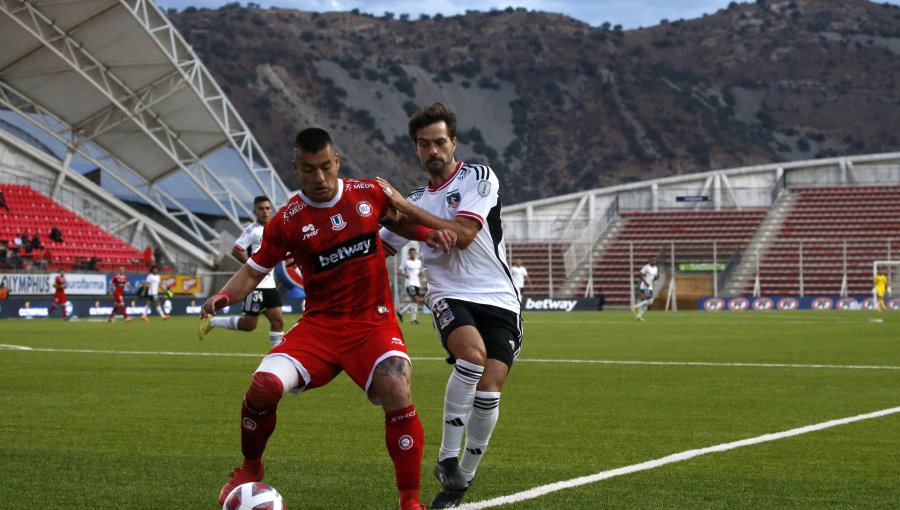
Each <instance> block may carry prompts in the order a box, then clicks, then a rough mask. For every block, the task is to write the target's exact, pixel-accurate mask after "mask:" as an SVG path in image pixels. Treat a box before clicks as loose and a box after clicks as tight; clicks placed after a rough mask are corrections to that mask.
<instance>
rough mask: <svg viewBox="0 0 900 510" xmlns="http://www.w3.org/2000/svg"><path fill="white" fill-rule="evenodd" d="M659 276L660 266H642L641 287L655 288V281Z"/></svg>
mask: <svg viewBox="0 0 900 510" xmlns="http://www.w3.org/2000/svg"><path fill="white" fill-rule="evenodd" d="M657 276H659V268H658V267H656V266H651V265H650V264H645V265H644V267H642V268H641V288H642V289H650V290H653V281H654V280H656V277H657Z"/></svg>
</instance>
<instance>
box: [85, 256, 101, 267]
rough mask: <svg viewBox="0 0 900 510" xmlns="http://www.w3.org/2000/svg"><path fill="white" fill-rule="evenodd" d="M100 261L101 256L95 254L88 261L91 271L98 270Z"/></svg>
mask: <svg viewBox="0 0 900 510" xmlns="http://www.w3.org/2000/svg"><path fill="white" fill-rule="evenodd" d="M98 262H100V257H98V256H96V255H94V256H92V257H91V258H90V259H89V260H88V261H87V268H88V269H89V270H91V271H96V270H97V263H98Z"/></svg>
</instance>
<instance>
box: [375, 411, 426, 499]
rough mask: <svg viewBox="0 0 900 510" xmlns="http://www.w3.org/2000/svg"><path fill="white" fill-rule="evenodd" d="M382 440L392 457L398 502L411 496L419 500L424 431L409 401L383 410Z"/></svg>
mask: <svg viewBox="0 0 900 510" xmlns="http://www.w3.org/2000/svg"><path fill="white" fill-rule="evenodd" d="M384 440H385V443H386V444H387V449H388V453H389V454H390V455H391V460H393V461H394V472H395V474H396V476H397V489H399V490H400V501H401V503H402V502H403V501H406V500H410V499H413V500H415V501H418V500H419V483H420V481H421V478H422V448H423V446H424V445H425V432H424V430H422V422H421V421H419V415H418V413H416V408H415V407H413V406H411V405H410V406H409V407H405V408H403V409H400V410H397V411H391V412H388V413H385V415H384Z"/></svg>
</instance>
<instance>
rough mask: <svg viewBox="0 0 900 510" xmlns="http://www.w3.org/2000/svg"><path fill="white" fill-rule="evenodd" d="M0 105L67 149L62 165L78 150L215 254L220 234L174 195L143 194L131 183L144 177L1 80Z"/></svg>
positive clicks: (152, 188)
mask: <svg viewBox="0 0 900 510" xmlns="http://www.w3.org/2000/svg"><path fill="white" fill-rule="evenodd" d="M0 106H2V107H4V108H7V109H9V110H11V111H14V112H16V113H18V114H19V115H20V116H21V117H22V118H23V119H25V120H27V121H29V122H30V123H31V124H32V125H34V126H36V127H38V128H40V129H41V130H42V131H44V132H45V133H47V134H48V135H50V136H52V137H53V138H54V139H55V140H57V141H58V142H60V143H62V144H63V145H65V146H66V148H67V149H68V153H67V155H66V161H63V162H61V163H60V165H61V166H62V167H68V163H67V161H68V160H70V159H71V154H73V153H78V155H79V156H81V157H82V158H84V159H85V160H86V161H88V162H90V163H91V164H92V165H94V166H96V167H97V168H99V169H101V170H103V171H104V172H105V173H106V174H107V175H109V176H111V177H112V178H114V179H115V180H116V181H117V182H118V183H119V184H121V185H122V186H124V187H126V188H128V190H130V191H131V192H132V193H134V194H135V195H137V196H139V197H140V198H142V199H144V200H145V201H146V202H147V203H148V204H150V206H151V207H153V208H154V209H155V210H156V211H157V212H159V213H160V214H162V215H164V216H167V217H169V218H171V219H173V220H174V223H175V224H176V225H179V226H181V227H182V232H180V233H179V235H181V236H183V237H186V238H187V239H190V240H192V241H194V242H195V243H196V245H197V246H198V247H200V248H203V249H204V251H205V252H206V253H207V255H208V256H215V255H216V254H215V253H214V252H212V251H210V250H211V248H212V247H214V246H216V245H217V242H218V240H219V236H220V233H219V232H217V231H215V230H214V229H212V228H211V227H209V226H208V225H207V224H206V223H205V222H203V221H202V220H200V219H199V218H198V217H197V216H196V215H194V213H192V212H191V211H190V210H188V209H187V208H186V207H185V206H184V205H183V204H181V203H180V202H179V201H178V200H177V199H176V198H175V197H173V196H171V195H170V194H168V193H166V192H165V191H163V190H161V189H160V188H159V187H157V186H150V187H149V194H148V193H144V192H143V191H142V190H141V189H139V188H137V187H135V186H134V185H133V184H132V182H133V180H135V179H136V180H143V179H142V177H141V176H140V175H138V174H136V173H134V172H133V171H131V170H130V169H129V168H128V166H127V165H125V164H124V163H122V162H121V161H119V160H118V159H116V157H115V156H113V155H112V154H107V155H106V157H107V158H109V160H110V161H112V162H113V163H114V165H108V164H106V163H104V162H102V161H100V160H98V159H97V158H95V157H94V156H93V155H92V154H91V153H90V152H89V151H88V150H87V145H86V143H85V140H83V139H81V138H80V137H79V136H78V135H77V134H76V133H75V132H73V131H71V130H70V129H65V130H63V131H60V130H58V129H55V127H56V126H59V125H63V126H64V125H65V123H63V122H62V121H61V120H60V119H57V118H56V117H55V116H54V115H53V114H52V113H51V112H49V111H47V110H46V109H45V108H43V107H42V106H40V105H38V104H36V103H34V102H32V101H31V100H30V99H28V98H27V97H25V96H24V95H23V94H20V93H19V92H18V91H16V90H15V89H13V88H12V87H10V86H9V85H8V84H6V83H3V82H2V81H0ZM49 120H53V122H52V123H51V122H48V121H49ZM61 177H62V174H61ZM129 177H130V178H129Z"/></svg>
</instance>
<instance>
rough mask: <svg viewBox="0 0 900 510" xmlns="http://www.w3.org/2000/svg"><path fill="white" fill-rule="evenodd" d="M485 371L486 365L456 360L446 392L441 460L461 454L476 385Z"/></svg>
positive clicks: (439, 456)
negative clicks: (460, 449) (460, 450)
mask: <svg viewBox="0 0 900 510" xmlns="http://www.w3.org/2000/svg"><path fill="white" fill-rule="evenodd" d="M483 372H484V367H482V366H479V365H476V364H474V363H469V362H468V361H465V360H461V359H458V360H456V365H454V366H453V373H452V374H450V379H448V380H447V391H446V393H445V394H444V434H443V436H442V437H441V450H440V452H439V453H438V460H439V461H441V460H444V459H449V458H450V457H456V456H458V455H459V448H460V444H461V443H462V436H463V431H464V430H465V428H466V421H467V420H468V418H469V411H471V410H472V403H473V402H474V401H475V386H476V385H477V384H478V381H479V380H481V374H482V373H483Z"/></svg>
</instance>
